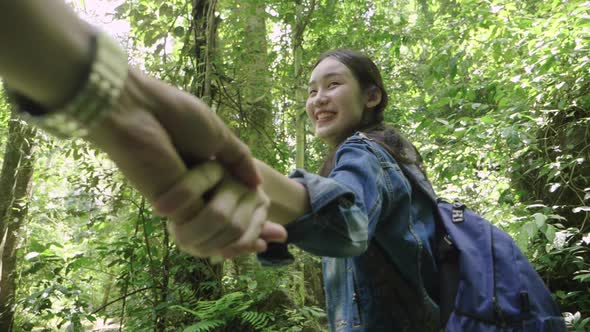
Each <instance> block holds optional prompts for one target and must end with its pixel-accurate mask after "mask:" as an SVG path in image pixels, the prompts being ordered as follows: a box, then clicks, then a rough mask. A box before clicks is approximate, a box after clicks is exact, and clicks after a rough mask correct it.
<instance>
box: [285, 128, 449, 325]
mask: <svg viewBox="0 0 590 332" xmlns="http://www.w3.org/2000/svg"><path fill="white" fill-rule="evenodd" d="M291 178H293V179H294V180H296V181H298V182H300V183H302V184H303V185H304V186H305V187H306V188H307V190H308V192H309V196H310V202H311V212H310V213H308V214H306V215H304V216H302V217H301V218H299V219H297V220H296V221H294V222H293V223H291V224H289V225H287V231H288V234H289V243H292V244H295V245H297V246H298V247H300V248H302V249H303V250H306V251H308V252H310V253H312V254H315V255H319V256H323V258H322V270H323V277H324V289H325V293H326V307H327V315H328V321H329V325H330V331H371V332H373V331H436V330H439V329H440V327H439V326H438V324H439V323H438V317H439V313H438V306H437V305H436V294H438V291H437V289H436V277H435V276H436V275H437V268H436V264H435V260H434V257H433V243H434V233H435V223H434V216H433V209H432V207H431V205H430V202H429V201H428V199H427V198H426V197H423V196H422V194H421V193H420V192H418V191H413V190H412V187H411V185H410V183H409V182H408V180H407V179H406V177H405V176H404V175H403V173H402V171H401V169H400V167H399V166H398V164H397V162H396V161H395V160H394V159H393V158H392V157H391V156H390V155H389V153H387V152H386V151H385V150H384V149H383V148H382V147H381V146H380V145H379V144H377V143H376V142H374V141H372V140H371V139H369V138H367V137H366V136H364V134H362V133H356V134H355V135H353V136H351V137H349V138H348V139H347V140H346V141H345V142H344V143H343V144H342V145H341V146H340V147H339V148H338V150H337V151H336V156H335V164H334V168H333V170H332V172H331V173H330V175H329V176H328V177H321V176H319V175H315V174H311V173H308V172H306V171H303V170H296V171H295V172H294V173H293V174H292V175H291ZM279 263H280V262H279Z"/></svg>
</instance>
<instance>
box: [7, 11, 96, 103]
mask: <svg viewBox="0 0 590 332" xmlns="http://www.w3.org/2000/svg"><path fill="white" fill-rule="evenodd" d="M91 34H92V27H91V26H90V25H88V24H87V23H86V22H84V21H82V20H81V19H79V18H78V17H77V16H76V14H75V13H73V12H72V10H71V9H70V8H69V7H68V6H67V5H65V4H64V3H63V1H60V0H51V1H49V0H44V1H39V0H18V1H10V0H5V1H4V0H3V1H0V45H2V52H0V77H2V78H3V79H4V80H5V81H6V82H7V83H8V84H9V85H10V86H11V87H12V88H13V89H16V90H17V91H19V92H20V93H22V94H24V95H26V96H28V97H29V98H31V99H33V100H35V101H37V102H39V103H41V104H43V105H44V106H48V107H58V106H61V105H63V104H64V103H65V102H66V101H67V100H68V99H70V98H71V97H72V96H73V95H74V94H75V93H76V91H77V90H78V88H79V87H78V85H79V84H80V83H81V81H82V80H83V79H84V75H85V73H86V70H87V68H88V66H89V63H90V60H91V59H90V56H91V50H90V36H91Z"/></svg>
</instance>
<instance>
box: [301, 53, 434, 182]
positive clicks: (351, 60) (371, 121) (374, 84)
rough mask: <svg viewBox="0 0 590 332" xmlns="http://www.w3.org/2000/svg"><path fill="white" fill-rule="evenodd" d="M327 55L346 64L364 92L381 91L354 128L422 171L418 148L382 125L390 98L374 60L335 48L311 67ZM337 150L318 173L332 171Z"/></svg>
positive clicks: (397, 157)
mask: <svg viewBox="0 0 590 332" xmlns="http://www.w3.org/2000/svg"><path fill="white" fill-rule="evenodd" d="M326 58H334V59H336V60H338V61H339V62H340V63H342V64H343V65H345V66H346V67H347V68H348V69H349V70H350V71H351V72H352V74H353V76H354V78H355V79H356V80H357V81H358V83H359V85H360V87H361V89H362V90H363V91H367V90H369V89H374V88H377V89H379V90H381V102H380V103H379V104H378V105H377V106H375V108H374V109H373V111H372V112H366V113H365V114H367V116H368V118H364V117H363V120H362V122H361V124H360V126H359V128H357V129H356V130H358V131H362V132H364V133H365V134H366V135H367V136H369V137H370V138H372V139H373V140H375V141H376V142H378V143H379V144H380V145H381V146H383V147H384V148H385V149H386V150H387V152H389V153H390V154H391V155H392V156H393V157H394V158H395V160H396V161H397V162H401V163H405V164H413V165H416V166H417V167H418V168H419V169H420V170H422V172H423V173H425V172H424V169H423V165H422V156H421V155H420V153H419V152H418V149H416V147H415V146H414V145H413V144H412V143H411V142H410V141H409V140H408V139H407V138H405V137H404V136H403V135H402V134H401V133H400V132H399V130H398V129H396V128H394V127H392V126H389V125H385V124H383V113H384V111H385V107H386V106H387V103H388V101H389V97H388V95H387V91H386V90H385V86H384V84H383V79H382V78H381V73H380V72H379V69H378V68H377V65H375V63H374V62H373V60H371V59H370V58H369V57H367V56H366V55H364V54H362V53H359V52H356V51H353V50H349V49H336V50H332V51H328V52H326V53H324V54H322V55H321V56H320V57H319V59H318V60H317V62H316V63H315V64H314V66H313V68H312V70H313V69H314V68H315V67H317V66H318V64H319V63H320V62H322V61H323V60H325V59H326ZM337 149H338V147H336V148H335V149H334V150H333V151H331V152H330V153H329V154H328V156H327V158H326V159H325V160H324V163H323V165H322V168H321V170H320V175H322V176H327V175H328V174H329V173H330V172H331V171H332V168H333V166H334V157H335V154H336V150H337ZM425 175H426V174H425Z"/></svg>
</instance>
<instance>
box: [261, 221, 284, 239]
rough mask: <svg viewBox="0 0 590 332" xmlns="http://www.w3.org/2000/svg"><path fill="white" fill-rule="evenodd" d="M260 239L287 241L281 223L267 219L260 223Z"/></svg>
mask: <svg viewBox="0 0 590 332" xmlns="http://www.w3.org/2000/svg"><path fill="white" fill-rule="evenodd" d="M260 239H262V240H264V241H266V242H285V241H287V230H286V229H285V227H284V226H283V225H281V224H276V223H274V222H270V221H267V222H265V223H264V224H263V225H262V230H261V231H260Z"/></svg>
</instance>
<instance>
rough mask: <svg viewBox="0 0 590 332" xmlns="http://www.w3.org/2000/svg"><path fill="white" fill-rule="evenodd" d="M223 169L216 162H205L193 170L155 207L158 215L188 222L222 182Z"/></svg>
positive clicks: (161, 197)
mask: <svg viewBox="0 0 590 332" xmlns="http://www.w3.org/2000/svg"><path fill="white" fill-rule="evenodd" d="M222 177H223V169H222V168H221V166H220V165H219V164H218V163H216V162H214V161H210V162H205V163H203V164H201V165H199V166H197V167H195V168H193V169H191V170H189V171H188V172H187V173H186V175H185V176H184V177H183V178H182V179H181V181H179V182H178V183H177V184H176V185H174V186H173V187H172V188H171V189H169V190H168V191H167V192H165V193H164V194H162V195H160V197H158V199H157V200H156V201H155V202H154V204H153V206H154V208H155V210H156V213H158V214H160V215H162V216H167V217H169V218H170V219H171V220H173V221H175V222H181V223H182V222H186V221H187V220H189V219H190V218H192V217H194V216H195V215H197V214H198V213H199V211H200V210H201V209H202V207H203V198H202V197H203V195H204V194H205V193H206V192H208V191H210V190H211V189H212V188H213V187H214V186H215V185H217V184H218V183H219V181H221V179H222Z"/></svg>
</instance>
